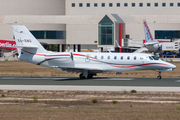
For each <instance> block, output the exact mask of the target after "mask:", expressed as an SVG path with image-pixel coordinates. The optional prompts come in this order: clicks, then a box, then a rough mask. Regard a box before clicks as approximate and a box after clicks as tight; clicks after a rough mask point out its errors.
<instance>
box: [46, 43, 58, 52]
mask: <svg viewBox="0 0 180 120" xmlns="http://www.w3.org/2000/svg"><path fill="white" fill-rule="evenodd" d="M46 50H48V51H57V52H59V45H57V44H53V45H51V44H50V45H48V47H47V48H46Z"/></svg>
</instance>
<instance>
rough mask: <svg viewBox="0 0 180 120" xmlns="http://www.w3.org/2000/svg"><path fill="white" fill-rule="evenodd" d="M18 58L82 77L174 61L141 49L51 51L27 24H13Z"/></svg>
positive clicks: (152, 67)
mask: <svg viewBox="0 0 180 120" xmlns="http://www.w3.org/2000/svg"><path fill="white" fill-rule="evenodd" d="M12 28H13V33H14V36H15V41H16V46H15V47H16V48H17V50H18V54H19V55H18V59H20V60H23V61H26V62H30V63H34V64H37V65H42V66H46V67H50V68H54V69H59V70H63V71H67V72H77V73H81V74H80V75H79V77H80V78H82V79H83V78H86V77H87V78H92V77H93V76H94V75H96V74H97V73H101V72H106V71H133V70H159V76H158V77H157V78H158V79H161V71H172V70H173V69H175V68H176V66H175V65H173V64H171V63H168V62H165V61H161V60H159V59H158V58H157V57H155V56H153V55H150V54H142V53H92V52H51V51H47V50H45V49H44V48H43V46H42V45H41V44H40V43H39V42H38V41H37V39H36V38H35V37H34V36H33V35H32V34H31V33H30V31H29V30H28V29H27V28H26V27H25V26H20V25H14V26H12Z"/></svg>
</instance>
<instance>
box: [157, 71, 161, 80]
mask: <svg viewBox="0 0 180 120" xmlns="http://www.w3.org/2000/svg"><path fill="white" fill-rule="evenodd" d="M157 79H159V80H160V79H161V72H159V75H158V76H157Z"/></svg>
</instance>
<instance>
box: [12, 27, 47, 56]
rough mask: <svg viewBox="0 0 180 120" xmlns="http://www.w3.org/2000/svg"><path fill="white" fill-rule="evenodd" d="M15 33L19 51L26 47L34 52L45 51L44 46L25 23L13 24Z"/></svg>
mask: <svg viewBox="0 0 180 120" xmlns="http://www.w3.org/2000/svg"><path fill="white" fill-rule="evenodd" d="M12 28H13V33H14V37H15V40H16V47H17V48H18V53H19V51H20V49H25V50H26V51H28V52H32V53H34V54H35V53H45V52H46V50H45V49H44V47H43V46H42V45H41V44H40V43H39V42H38V41H37V39H36V38H35V37H34V36H33V35H32V34H31V33H30V31H29V30H28V29H27V28H26V27H25V26H23V25H13V26H12Z"/></svg>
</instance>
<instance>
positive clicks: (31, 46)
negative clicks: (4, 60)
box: [7, 45, 38, 49]
mask: <svg viewBox="0 0 180 120" xmlns="http://www.w3.org/2000/svg"><path fill="white" fill-rule="evenodd" d="M7 47H13V48H36V49H37V48H38V46H35V45H28V46H27V45H22V46H20V45H18V46H7Z"/></svg>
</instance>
